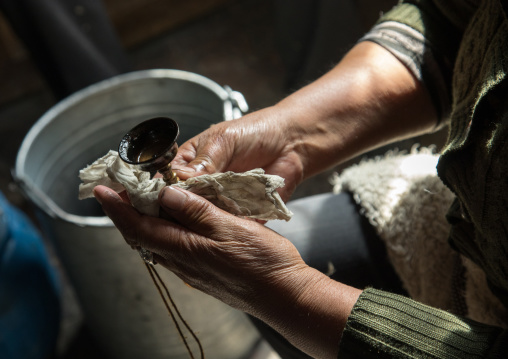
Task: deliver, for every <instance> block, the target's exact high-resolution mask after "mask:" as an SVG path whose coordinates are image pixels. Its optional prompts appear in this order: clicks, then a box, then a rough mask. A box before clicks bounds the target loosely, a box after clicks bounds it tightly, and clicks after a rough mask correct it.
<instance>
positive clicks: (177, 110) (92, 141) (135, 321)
mask: <svg viewBox="0 0 508 359" xmlns="http://www.w3.org/2000/svg"><path fill="white" fill-rule="evenodd" d="M231 94H234V96H231ZM242 99H243V97H242V96H241V94H239V93H237V92H233V91H231V90H230V89H227V90H226V89H224V88H223V87H221V86H219V85H218V84H216V83H215V82H213V81H211V80H209V79H207V78H204V77H202V76H199V75H196V74H192V73H188V72H183V71H177V70H150V71H142V72H135V73H130V74H126V75H121V76H118V77H115V78H112V79H110V80H106V81H104V82H101V83H98V84H96V85H92V86H91V87H88V88H86V89H84V90H82V91H79V92H77V93H76V94H74V95H72V96H70V97H68V98H67V99H65V100H63V101H61V102H60V103H58V104H57V105H56V106H54V107H53V108H52V109H50V110H49V111H48V112H47V113H46V114H45V115H44V116H43V117H42V118H41V119H40V120H39V121H37V123H36V124H35V125H34V126H33V128H32V129H31V130H30V131H29V133H28V134H27V136H26V137H25V139H24V141H23V143H22V145H21V147H20V150H19V152H18V156H17V160H16V167H15V177H16V179H17V181H18V182H19V184H20V186H21V187H22V188H23V190H24V191H25V193H26V195H27V196H28V197H29V199H30V200H31V201H32V202H33V203H34V204H35V205H36V206H37V207H38V208H39V210H40V212H41V213H42V216H41V217H42V218H43V220H42V221H41V225H42V227H43V228H44V229H45V233H46V235H48V236H49V237H51V239H52V240H53V241H54V243H55V245H56V247H57V250H58V253H59V256H60V258H61V260H62V262H63V264H64V266H65V269H66V271H67V273H68V274H69V277H70V279H71V281H72V284H73V286H74V287H75V289H76V293H77V295H78V298H79V300H80V303H81V305H82V308H83V312H84V314H85V317H86V320H87V322H88V325H89V327H90V328H91V332H92V333H94V335H95V337H96V339H97V341H98V342H99V344H100V345H101V346H102V347H103V348H104V350H105V351H106V353H107V354H108V356H109V357H111V358H122V359H129V358H132V359H137V358H151V359H158V358H165V359H168V358H186V357H187V353H186V351H185V348H184V347H183V345H182V343H181V341H180V339H179V337H178V335H177V334H176V331H175V329H174V327H173V325H172V323H171V320H170V318H169V317H168V315H167V311H166V309H165V308H164V306H163V303H162V301H161V299H160V297H159V296H158V293H157V291H156V289H155V288H154V287H153V283H152V282H151V281H150V278H149V277H148V273H147V272H146V269H145V268H144V265H143V263H142V261H141V259H140V258H139V255H138V254H137V253H136V252H135V251H132V250H131V249H130V247H129V246H128V245H126V244H125V242H124V240H123V239H122V237H121V235H120V233H119V232H118V230H117V229H116V228H115V227H114V226H113V225H112V223H111V221H110V220H109V219H108V218H107V217H105V216H104V215H103V213H102V210H101V208H100V206H99V205H98V204H97V203H96V201H95V200H93V199H89V200H84V201H79V200H78V199H77V197H78V185H79V178H78V171H79V170H80V169H81V168H83V167H85V166H86V165H87V164H90V163H92V162H93V161H94V160H95V159H97V158H99V157H101V156H103V155H104V154H105V153H107V152H108V151H109V150H110V149H116V146H117V144H118V143H119V142H120V140H121V138H122V137H123V135H124V134H125V133H126V132H127V131H128V130H129V129H131V128H132V127H134V126H135V125H137V124H138V123H140V122H141V121H143V120H145V119H147V118H152V117H159V116H164V117H171V118H173V119H175V120H176V121H178V124H179V127H180V137H179V141H181V143H183V142H184V141H186V140H187V139H189V138H191V137H193V136H194V135H196V134H197V133H199V132H201V131H203V130H204V129H206V128H208V127H209V126H210V125H211V124H213V123H217V122H220V121H223V120H230V119H232V118H233V114H234V113H236V115H239V114H240V111H239V110H238V108H237V107H236V106H235V105H234V104H235V103H238V102H239V100H240V102H241V101H242ZM244 109H245V108H244ZM161 272H164V273H163V274H164V280H165V282H166V283H167V285H168V287H169V289H170V290H171V292H172V294H173V296H174V299H175V301H176V303H177V305H179V307H180V310H181V312H182V314H183V316H184V317H185V318H186V320H187V321H188V322H189V324H190V325H191V327H192V328H193V329H194V330H195V332H196V333H197V334H198V336H199V338H200V340H201V341H202V343H203V346H204V349H205V354H206V356H207V358H221V359H228V358H230V359H236V358H241V357H242V356H244V355H245V353H246V352H247V351H249V350H250V349H251V347H252V345H253V344H254V342H255V341H256V340H257V339H258V334H257V332H256V331H255V329H254V328H253V327H252V325H251V323H250V321H249V320H248V319H247V318H246V317H245V315H244V314H243V313H240V312H238V311H236V310H233V309H231V308H229V307H227V306H226V305H224V304H222V303H220V302H219V301H217V300H215V299H213V298H212V297H210V296H207V295H204V294H202V293H200V292H199V291H197V290H194V289H192V288H189V287H188V286H186V285H185V284H184V283H182V281H181V280H180V279H178V278H177V277H176V276H174V275H172V274H171V273H169V272H168V271H161ZM161 274H162V273H161Z"/></svg>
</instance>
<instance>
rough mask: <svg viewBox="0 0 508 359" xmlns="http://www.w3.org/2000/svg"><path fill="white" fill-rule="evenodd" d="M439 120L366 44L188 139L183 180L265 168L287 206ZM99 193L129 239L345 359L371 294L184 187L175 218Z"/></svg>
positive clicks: (320, 351)
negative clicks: (263, 104)
mask: <svg viewBox="0 0 508 359" xmlns="http://www.w3.org/2000/svg"><path fill="white" fill-rule="evenodd" d="M408 119H411V120H410V121H408ZM435 120H436V117H435V111H434V109H433V106H432V104H431V101H430V97H429V95H428V93H427V92H426V90H425V88H424V87H423V85H422V84H420V83H419V81H418V79H417V78H415V77H414V76H413V74H412V73H411V72H410V71H409V70H408V69H407V68H406V66H404V65H403V64H402V63H401V62H399V60H398V59H396V58H395V57H394V56H393V55H392V54H391V53H390V52H388V51H387V50H385V49H384V48H382V47H380V46H379V45H376V44H374V43H370V42H363V43H360V44H358V45H356V46H355V47H354V48H353V49H352V50H351V51H350V52H349V53H348V54H347V55H346V56H345V57H344V59H343V60H342V61H341V62H340V63H339V64H338V65H337V66H336V67H335V68H334V69H332V70H331V71H330V72H329V73H327V74H326V75H324V76H323V77H321V78H320V79H318V80H317V81H315V82H313V83H311V84H309V85H308V86H306V87H304V88H303V89H301V90H299V91H297V92H296V93H294V94H292V95H291V96H289V97H288V98H286V99H284V100H283V101H281V102H280V103H279V104H277V105H275V106H273V107H271V108H267V109H264V110H261V111H258V112H255V113H253V114H250V115H247V116H245V117H243V118H241V119H239V120H234V121H230V122H223V123H220V124H217V125H214V126H212V127H211V128H210V129H208V130H207V131H205V132H203V133H202V134H200V135H198V136H196V137H194V138H193V139H191V140H189V141H188V142H187V143H185V144H183V145H182V146H181V147H180V149H179V152H178V155H177V157H176V158H175V159H174V160H173V162H172V164H173V167H174V168H175V169H178V170H177V171H176V172H177V174H178V176H179V177H180V178H182V179H187V178H189V177H192V176H196V175H200V174H205V173H215V172H224V171H235V172H243V171H246V170H250V169H253V168H256V167H261V168H263V169H264V170H265V171H266V172H267V173H269V174H276V175H279V176H281V177H283V178H284V179H285V183H286V186H285V187H284V188H282V189H281V190H280V191H279V192H280V194H281V197H282V199H283V200H288V199H289V197H290V196H291V194H292V192H293V191H294V189H295V187H296V186H297V185H298V184H299V183H300V182H301V181H302V180H303V179H305V178H307V177H309V176H311V175H313V174H316V173H318V172H320V171H322V170H324V169H326V168H329V167H330V166H333V165H335V164H338V163H340V162H341V161H344V160H346V159H348V158H351V157H353V156H356V155H358V154H360V153H362V152H364V151H366V150H368V149H370V148H373V147H376V146H379V145H381V144H385V143H388V142H391V141H394V140H396V139H403V138H408V137H411V136H414V135H416V134H419V133H424V132H426V131H428V130H429V129H432V128H433V126H434V124H435ZM94 193H95V196H96V198H97V200H99V202H100V203H101V204H102V206H103V209H104V211H105V212H106V214H107V215H108V216H109V217H110V218H111V219H112V220H113V222H114V223H115V225H116V226H117V227H118V229H119V230H120V231H121V232H122V234H123V236H124V238H125V240H126V241H127V242H128V243H129V244H131V245H132V246H141V247H143V248H146V249H148V250H150V251H152V252H153V253H154V257H155V259H156V260H157V262H158V263H160V264H162V265H163V266H164V267H166V268H168V269H169V270H171V271H173V272H174V273H175V274H176V275H178V276H179V277H180V278H182V279H183V280H184V281H185V282H186V283H188V284H190V285H191V286H193V287H195V288H197V289H199V290H201V291H203V292H205V293H208V294H210V295H212V296H214V297H216V298H218V299H219V300H221V301H223V302H225V303H227V304H229V305H230V306H232V307H234V308H237V309H240V310H243V311H245V312H247V313H249V314H251V315H254V316H256V317H258V318H259V319H261V320H263V321H265V322H266V323H267V324H269V325H271V326H272V327H273V328H274V329H275V330H277V331H279V332H280V333H281V334H282V335H283V336H285V337H286V339H288V340H289V341H290V342H292V343H293V344H294V345H295V346H296V347H298V348H300V349H301V350H303V351H305V352H306V353H308V354H309V355H311V356H312V357H318V358H336V357H337V352H338V348H339V341H340V337H341V335H342V331H343V329H344V327H345V325H346V322H347V318H348V316H349V314H350V312H351V310H352V308H353V306H354V304H355V302H356V300H357V299H358V296H359V295H360V293H361V291H360V290H358V289H355V288H351V287H348V286H347V285H344V284H342V283H338V282H335V281H333V280H331V279H329V278H328V277H326V276H325V275H324V274H322V273H320V272H318V271H316V270H314V269H312V268H310V267H308V266H307V265H306V264H305V263H304V262H303V260H302V259H301V257H300V255H299V254H298V251H297V250H296V248H295V247H294V246H293V245H292V244H291V243H290V242H289V241H288V240H287V239H285V238H283V237H282V236H280V235H278V234H277V233H275V232H273V231H271V230H270V229H268V228H266V227H264V226H263V225H262V224H260V223H257V222H255V221H251V220H246V219H242V218H237V217H235V216H233V215H230V214H229V213H226V212H224V211H222V210H220V209H218V208H216V207H214V206H213V205H211V204H210V203H209V202H207V201H206V200H204V199H203V198H201V197H199V196H196V195H194V194H192V193H190V192H187V191H184V190H181V189H176V188H172V187H167V188H165V189H164V190H163V191H162V192H161V194H160V196H159V202H160V205H161V208H162V213H163V217H164V218H154V217H148V216H144V215H141V214H139V213H138V212H137V211H136V210H134V209H133V208H132V207H131V206H130V204H128V203H126V202H124V200H122V198H121V197H120V196H119V195H118V194H116V193H114V192H113V191H112V190H110V189H108V188H106V187H103V186H98V187H96V188H95V190H94Z"/></svg>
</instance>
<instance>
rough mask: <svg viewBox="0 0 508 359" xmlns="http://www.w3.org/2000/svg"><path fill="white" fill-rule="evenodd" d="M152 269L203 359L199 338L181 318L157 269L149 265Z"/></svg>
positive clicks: (203, 354)
mask: <svg viewBox="0 0 508 359" xmlns="http://www.w3.org/2000/svg"><path fill="white" fill-rule="evenodd" d="M150 267H151V268H152V270H153V272H154V273H155V275H156V276H157V279H158V280H159V282H160V283H161V284H162V287H163V288H164V290H165V291H166V295H167V297H168V299H169V301H170V302H171V305H172V306H173V308H174V309H175V312H176V314H177V315H178V318H180V320H181V321H182V323H183V325H184V326H185V328H187V330H188V331H189V333H190V334H191V335H192V337H193V338H194V340H195V341H196V343H197V345H198V347H199V354H200V357H201V359H204V358H205V353H204V351H203V347H202V346H201V341H200V340H199V338H198V337H197V336H196V334H195V333H194V331H193V330H192V329H191V327H190V326H189V324H188V323H187V322H186V321H185V319H183V317H182V315H181V314H180V311H179V310H178V307H177V306H176V304H175V302H174V301H173V298H172V297H171V294H169V290H168V288H167V287H166V285H165V284H164V281H163V280H162V278H161V277H160V275H159V273H158V272H157V270H156V269H155V268H154V267H153V266H150Z"/></svg>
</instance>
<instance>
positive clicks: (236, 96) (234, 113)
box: [224, 85, 249, 121]
mask: <svg viewBox="0 0 508 359" xmlns="http://www.w3.org/2000/svg"><path fill="white" fill-rule="evenodd" d="M224 90H226V93H227V99H226V100H225V101H224V120H225V121H229V120H234V119H237V118H240V117H242V116H243V114H244V113H246V112H247V111H249V105H247V101H245V97H243V95H242V94H241V93H240V92H238V91H234V90H233V89H231V87H229V86H227V85H226V86H224Z"/></svg>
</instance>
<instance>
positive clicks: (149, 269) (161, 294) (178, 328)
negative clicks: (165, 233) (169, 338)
mask: <svg viewBox="0 0 508 359" xmlns="http://www.w3.org/2000/svg"><path fill="white" fill-rule="evenodd" d="M143 263H144V264H145V267H146V269H147V270H148V273H149V274H150V277H151V278H152V281H153V283H154V284H155V287H156V288H157V291H158V292H159V295H160V296H161V298H162V301H163V302H164V305H165V306H166V309H167V310H168V313H169V315H170V316H171V319H172V320H173V323H174V324H175V327H176V329H177V331H178V334H179V335H180V339H182V341H183V343H184V345H185V348H187V352H188V353H189V356H190V357H191V359H194V355H193V354H192V350H191V349H190V347H189V343H188V342H187V339H186V338H185V336H184V334H183V332H182V330H181V328H180V325H179V324H178V321H177V319H176V317H175V315H174V314H173V311H172V310H171V307H170V306H169V304H168V301H167V300H166V297H164V294H163V292H162V289H161V285H162V287H163V288H164V291H165V292H166V295H167V297H168V299H169V301H170V302H171V305H172V306H173V308H174V309H175V312H176V313H177V315H178V318H179V319H180V320H181V321H182V323H183V324H184V325H185V327H186V328H187V330H188V331H189V332H190V333H191V335H192V337H193V338H194V340H195V341H196V343H197V344H198V347H199V351H200V355H201V359H204V357H205V356H204V352H203V347H202V346H201V342H200V341H199V339H198V337H197V336H196V335H195V334H194V332H193V331H192V329H191V328H190V326H189V325H188V324H187V322H186V321H185V320H184V319H183V317H182V315H181V314H180V311H179V310H178V307H177V306H176V304H175V302H174V301H173V299H172V298H171V295H170V294H169V290H168V288H167V287H166V285H165V284H164V281H163V280H162V278H161V277H160V275H159V273H157V270H156V269H155V268H154V267H153V266H152V265H150V264H148V263H146V262H145V261H143ZM154 275H155V276H154ZM156 278H157V279H156ZM157 280H158V281H159V283H160V285H159V283H158V282H157Z"/></svg>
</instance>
